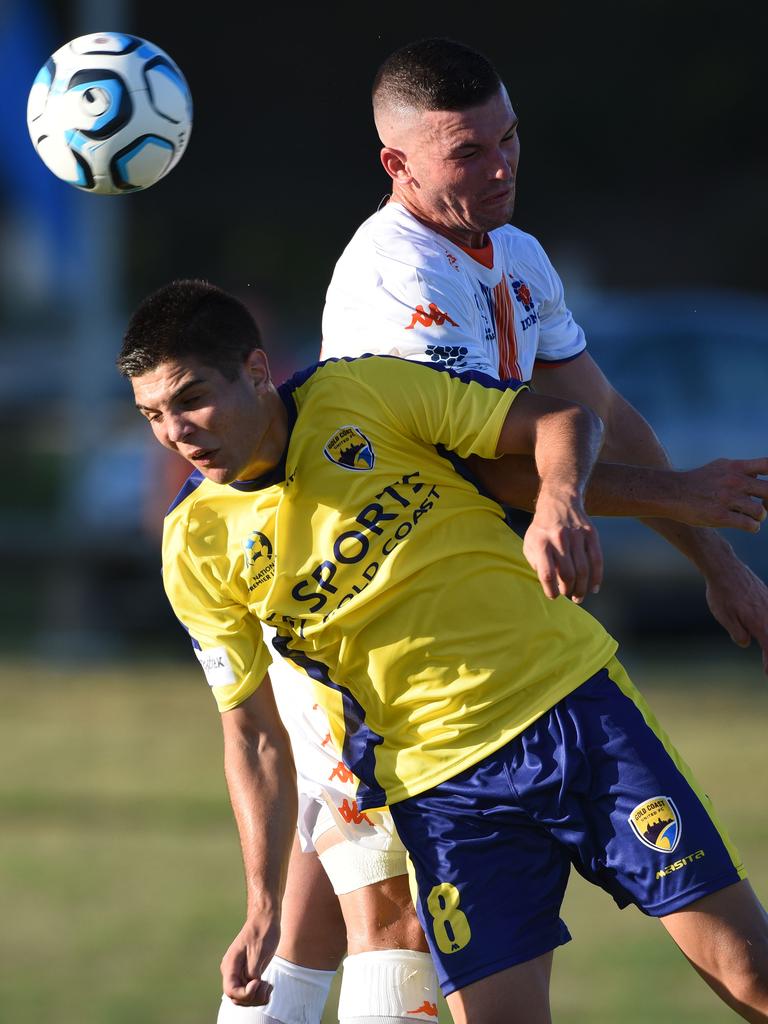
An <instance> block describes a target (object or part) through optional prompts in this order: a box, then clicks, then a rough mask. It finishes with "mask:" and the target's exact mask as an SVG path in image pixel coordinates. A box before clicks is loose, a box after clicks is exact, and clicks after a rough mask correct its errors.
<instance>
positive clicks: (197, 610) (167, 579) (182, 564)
mask: <svg viewBox="0 0 768 1024" xmlns="http://www.w3.org/2000/svg"><path fill="white" fill-rule="evenodd" d="M185 533H186V531H184V530H176V531H174V530H170V531H168V530H167V531H166V535H165V538H164V542H163V581H164V584H165V591H166V594H167V595H168V599H169V601H170V602H171V607H172V608H173V611H174V613H175V614H176V617H177V618H178V619H179V620H180V622H181V624H182V625H183V626H184V627H185V628H186V629H187V631H188V632H189V635H190V638H191V640H192V644H193V647H194V650H195V654H196V655H197V659H198V661H199V662H200V665H201V667H202V669H203V672H204V673H205V677H206V680H207V682H208V685H209V686H210V688H211V691H212V692H213V696H214V698H215V700H216V704H217V705H218V708H219V711H229V710H230V708H234V707H237V705H238V704H241V703H242V702H243V701H244V700H245V699H246V698H247V697H250V695H251V694H252V693H254V692H255V691H256V690H257V689H258V687H259V686H260V685H261V682H262V680H263V679H264V676H265V675H266V673H267V670H268V669H269V665H270V663H271V658H270V656H269V652H268V650H267V648H266V645H265V644H264V638H263V635H262V631H261V626H260V624H259V622H258V620H257V619H256V618H255V617H254V616H253V615H251V614H250V613H249V611H248V608H247V607H246V606H245V605H243V604H242V603H239V602H237V601H236V600H234V599H233V598H232V597H231V596H230V595H229V594H228V593H227V588H226V585H222V580H221V579H220V578H218V573H217V572H216V568H217V567H216V564H215V563H213V564H211V563H210V562H209V561H207V560H203V559H200V558H199V557H198V558H196V556H195V551H194V550H193V549H190V548H189V547H187V546H183V543H179V542H178V540H177V538H178V535H179V534H181V535H184V534H185ZM174 534H175V535H176V536H174Z"/></svg>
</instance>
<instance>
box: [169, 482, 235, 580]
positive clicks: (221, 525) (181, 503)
mask: <svg viewBox="0 0 768 1024" xmlns="http://www.w3.org/2000/svg"><path fill="white" fill-rule="evenodd" d="M238 501H242V498H241V497H240V494H239V492H237V491H235V490H233V489H232V488H230V487H224V486H221V485H218V484H214V483H212V482H211V481H210V480H207V479H206V478H205V477H204V476H203V475H202V473H200V472H199V470H195V471H194V472H193V473H191V474H190V475H189V477H188V478H187V480H186V482H185V483H184V486H183V487H182V488H181V490H180V491H179V493H178V494H177V495H176V497H175V498H174V500H173V502H172V503H171V506H170V508H169V509H168V512H167V513H166V516H165V521H164V523H163V562H164V563H165V564H166V566H167V565H168V564H169V563H173V562H174V561H175V560H177V559H179V558H182V557H184V558H186V559H188V560H191V561H200V560H203V559H207V558H210V557H211V556H213V555H216V554H217V553H221V552H222V551H225V550H226V546H227V532H228V531H227V525H226V524H227V522H228V516H229V514H230V513H231V511H232V509H231V507H229V506H232V505H233V504H237V503H238Z"/></svg>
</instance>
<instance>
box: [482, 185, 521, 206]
mask: <svg viewBox="0 0 768 1024" xmlns="http://www.w3.org/2000/svg"><path fill="white" fill-rule="evenodd" d="M514 194H515V189H514V187H510V188H504V189H501V191H499V192H493V193H491V195H489V196H486V197H485V200H484V202H486V203H504V202H507V201H508V200H509V199H511V198H512V197H513V196H514Z"/></svg>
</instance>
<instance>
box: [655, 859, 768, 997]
mask: <svg viewBox="0 0 768 1024" xmlns="http://www.w3.org/2000/svg"><path fill="white" fill-rule="evenodd" d="M661 923H662V924H663V925H664V927H665V928H666V929H667V931H668V932H669V934H670V935H671V936H672V938H673V939H674V940H675V942H676V943H677V945H678V946H679V947H680V949H681V951H682V952H683V953H684V954H685V955H686V957H687V958H688V959H689V960H690V961H691V963H692V964H693V965H694V966H695V967H696V968H697V970H699V971H700V972H701V973H702V974H703V975H704V976H705V977H707V978H708V979H709V978H718V977H719V976H720V975H721V973H722V971H723V970H724V969H725V970H726V971H727V970H728V969H729V967H731V966H733V967H736V968H738V966H739V965H740V964H742V965H743V963H744V962H747V963H748V964H749V963H751V964H752V966H753V967H755V968H757V969H758V970H762V972H763V973H765V969H766V967H765V965H766V964H768V917H767V916H766V913H765V910H764V909H763V907H762V906H761V904H760V902H759V900H758V899H757V896H756V895H755V893H754V890H753V889H752V887H751V885H750V884H749V882H747V881H746V879H744V880H742V881H740V882H737V883H736V884H735V885H731V886H728V887H727V888H725V889H720V890H718V891H717V892H715V893H711V894H709V895H707V896H703V897H701V899H698V900H696V901H695V902H693V903H690V904H689V905H688V906H687V907H685V908H684V909H683V910H677V911H675V912H674V913H671V914H667V915H665V916H664V917H662V918H661Z"/></svg>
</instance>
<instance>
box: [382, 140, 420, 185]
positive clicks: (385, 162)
mask: <svg viewBox="0 0 768 1024" xmlns="http://www.w3.org/2000/svg"><path fill="white" fill-rule="evenodd" d="M379 157H380V159H381V164H382V167H383V168H384V170H385V171H386V172H387V174H388V175H389V176H390V178H391V179H392V180H393V181H396V182H398V184H400V185H407V184H409V183H410V182H411V181H413V175H412V174H411V172H410V168H409V167H408V157H407V156H406V155H405V153H404V152H403V150H402V149H393V148H392V147H391V146H384V148H383V149H382V151H381V153H380V154H379Z"/></svg>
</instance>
